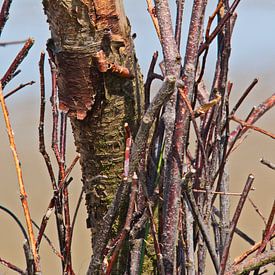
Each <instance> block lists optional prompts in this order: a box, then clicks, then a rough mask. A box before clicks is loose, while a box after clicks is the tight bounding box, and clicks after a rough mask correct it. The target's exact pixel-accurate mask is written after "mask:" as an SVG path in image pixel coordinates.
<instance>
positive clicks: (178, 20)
mask: <svg viewBox="0 0 275 275" xmlns="http://www.w3.org/2000/svg"><path fill="white" fill-rule="evenodd" d="M176 2H177V16H176V27H175V40H176V44H177V46H178V50H180V42H181V29H182V18H183V9H184V4H185V0H177V1H176Z"/></svg>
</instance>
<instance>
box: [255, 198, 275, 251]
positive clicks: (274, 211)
mask: <svg viewBox="0 0 275 275" xmlns="http://www.w3.org/2000/svg"><path fill="white" fill-rule="evenodd" d="M274 216H275V200H274V201H273V206H272V209H271V211H270V215H269V217H268V221H267V224H266V227H265V231H264V234H263V242H262V245H261V247H260V248H259V250H258V252H257V255H258V254H260V253H261V252H262V251H263V249H264V248H265V246H266V244H267V242H268V241H269V237H270V236H271V235H272V234H273V231H274V229H275V224H273V220H274ZM272 224H273V226H272Z"/></svg>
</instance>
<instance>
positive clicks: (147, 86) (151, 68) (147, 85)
mask: <svg viewBox="0 0 275 275" xmlns="http://www.w3.org/2000/svg"><path fill="white" fill-rule="evenodd" d="M157 59H158V52H157V51H156V52H154V54H153V56H152V60H151V64H150V66H149V70H148V73H147V78H146V81H145V84H144V95H145V106H144V109H145V111H146V110H147V109H148V107H149V104H150V90H151V84H152V82H153V80H154V79H160V80H163V79H164V78H163V76H161V75H159V74H156V73H155V72H154V69H155V66H156V63H157Z"/></svg>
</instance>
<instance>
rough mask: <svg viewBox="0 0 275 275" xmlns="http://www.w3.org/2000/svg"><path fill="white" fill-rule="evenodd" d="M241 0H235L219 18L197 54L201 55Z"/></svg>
mask: <svg viewBox="0 0 275 275" xmlns="http://www.w3.org/2000/svg"><path fill="white" fill-rule="evenodd" d="M240 2H241V0H235V1H234V2H233V3H232V5H231V7H230V9H229V10H228V12H227V13H226V14H225V15H224V17H223V18H222V19H221V20H220V22H219V24H218V25H217V27H216V28H215V29H214V30H213V32H212V33H211V34H210V35H209V38H208V39H207V40H206V41H205V42H204V43H203V44H202V45H201V46H200V48H199V55H201V54H202V53H203V52H204V51H205V50H206V49H207V48H208V47H209V45H210V44H211V42H212V41H213V40H214V39H215V37H216V36H217V35H218V34H219V33H220V32H221V30H222V29H223V26H224V25H225V23H226V22H227V21H228V20H229V19H230V17H231V16H232V15H233V13H234V11H235V9H236V8H237V6H238V5H239V3H240Z"/></svg>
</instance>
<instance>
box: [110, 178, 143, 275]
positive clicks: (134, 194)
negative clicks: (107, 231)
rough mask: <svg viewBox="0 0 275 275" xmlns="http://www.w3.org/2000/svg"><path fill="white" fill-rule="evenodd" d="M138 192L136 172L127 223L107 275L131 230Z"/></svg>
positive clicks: (132, 180)
mask: <svg viewBox="0 0 275 275" xmlns="http://www.w3.org/2000/svg"><path fill="white" fill-rule="evenodd" d="M137 192H138V178H137V175H136V174H134V175H133V177H132V179H131V194H130V198H129V207H128V211H127V215H126V220H125V224H124V227H123V229H122V231H121V233H120V235H119V238H118V240H117V242H116V245H115V249H114V252H113V254H112V256H111V258H110V262H109V264H108V267H107V271H106V275H110V274H111V272H112V267H113V265H114V263H115V260H116V258H117V255H118V252H119V250H120V249H121V246H122V244H123V242H124V240H125V238H126V236H127V234H128V233H129V231H130V226H131V220H132V215H133V212H134V207H135V201H136V196H137Z"/></svg>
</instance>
